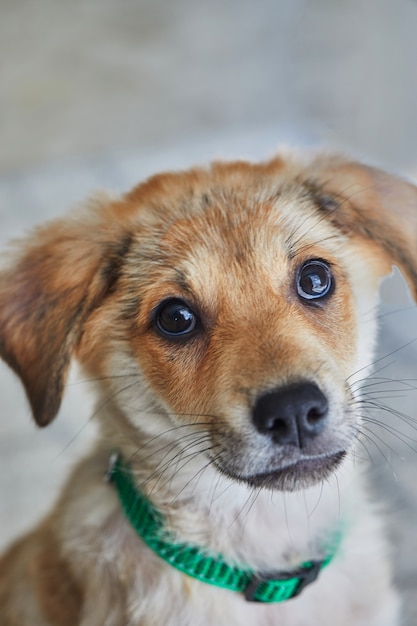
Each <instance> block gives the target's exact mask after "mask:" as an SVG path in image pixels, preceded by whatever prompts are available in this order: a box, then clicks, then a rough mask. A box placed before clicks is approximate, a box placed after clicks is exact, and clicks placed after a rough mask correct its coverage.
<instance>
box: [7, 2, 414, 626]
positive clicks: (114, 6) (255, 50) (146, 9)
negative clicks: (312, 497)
mask: <svg viewBox="0 0 417 626" xmlns="http://www.w3.org/2000/svg"><path fill="white" fill-rule="evenodd" d="M416 27H417V4H416V3H415V2H411V1H407V0H404V1H401V0H365V1H364V0H361V1H359V0H339V1H338V3H334V2H333V1H330V0H315V1H314V2H313V1H309V0H292V2H285V1H284V0H261V1H260V2H257V3H254V2H251V1H250V0H239V1H238V0H227V1H224V0H211V2H210V3H204V2H202V1H200V0H197V1H195V0H176V2H175V3H170V2H168V1H163V0H139V1H136V2H132V1H129V0H121V1H118V2H112V1H111V0H107V1H102V0H101V1H99V0H83V1H82V0H72V2H71V3H70V2H66V1H64V0H38V2H36V3H33V2H31V1H30V0H20V1H19V2H12V1H11V0H10V1H9V0H0V59H1V66H0V79H1V80H0V112H1V116H0V138H1V141H0V224H1V230H0V243H1V244H2V245H3V244H4V242H5V241H6V240H8V239H9V238H10V237H14V236H17V235H19V234H21V233H22V232H23V231H25V230H26V229H27V228H28V227H29V226H31V225H32V224H34V223H37V222H40V221H43V220H45V219H47V218H51V217H53V216H55V215H59V214H61V213H62V212H63V211H65V210H67V209H68V208H70V207H71V206H72V205H74V204H77V203H78V202H80V201H81V200H82V199H83V198H84V197H85V196H86V195H87V194H89V193H91V192H92V191H94V190H95V189H97V188H109V189H114V190H116V191H117V190H122V189H128V188H129V187H130V186H132V185H133V184H135V183H136V182H138V181H139V180H140V179H141V178H143V177H144V176H147V175H148V174H151V173H152V172H155V171H158V170H160V169H165V168H178V167H183V166H187V165H189V164H192V163H194V162H206V161H208V160H210V159H211V158H215V157H217V156H222V157H229V156H230V157H235V156H244V157H245V156H247V157H249V158H257V157H265V156H267V155H269V154H270V153H271V152H273V151H274V150H275V149H276V147H277V146H278V145H279V144H281V143H287V144H290V145H293V144H296V145H300V146H311V145H317V144H320V145H324V146H326V147H329V146H331V147H337V148H338V149H340V150H344V151H349V152H352V153H353V154H356V155H358V156H360V157H361V158H364V159H366V160H369V161H372V162H377V163H379V164H381V165H384V166H387V167H390V168H391V169H394V170H398V171H401V172H404V173H407V172H408V173H413V172H414V173H415V172H417V154H416V149H415V146H416V145H417V121H416V116H415V110H417V80H416V78H417V76H416V63H415V59H416V58H417V38H416V37H415V32H416ZM383 299H384V302H385V304H384V306H383V308H382V310H381V345H380V356H381V358H383V360H382V361H381V362H380V363H379V364H378V369H380V368H383V369H382V370H381V372H383V373H382V374H379V375H381V376H383V377H385V378H386V379H389V378H391V379H394V380H399V381H408V382H400V383H395V382H391V383H390V382H386V383H385V385H381V398H382V399H383V402H389V403H390V404H391V406H393V407H395V409H396V411H397V414H396V415H392V414H390V413H387V412H386V411H381V413H380V415H379V416H378V417H379V418H380V419H381V420H382V425H381V427H380V428H379V430H377V431H376V433H375V436H374V440H375V441H376V443H377V446H374V448H373V449H371V450H370V456H371V459H372V462H371V463H370V464H369V465H370V471H371V474H372V480H373V484H374V489H375V493H376V496H377V497H379V498H380V499H381V500H382V501H383V502H384V503H385V506H386V510H387V517H388V520H389V530H390V534H391V537H392V545H393V552H394V555H393V556H394V560H395V565H396V580H397V583H398V585H399V587H400V589H401V590H402V592H403V594H404V598H405V605H406V618H405V624H406V625H407V626H412V625H415V624H416V623H417V600H416V594H415V591H416V589H417V564H416V563H417V559H416V555H417V532H416V530H415V528H416V519H417V517H416V516H417V486H416V481H415V476H416V469H417V454H416V452H415V450H414V449H417V441H416V440H417V435H416V433H415V431H414V429H413V428H412V426H410V421H411V420H406V421H405V420H404V415H408V416H410V418H411V419H415V418H416V417H417V409H416V406H417V402H416V401H417V391H415V390H414V389H413V386H415V385H414V383H413V382H412V381H414V380H417V348H416V343H410V342H412V341H413V340H414V339H416V338H417V309H416V308H415V307H413V306H411V304H410V301H409V299H408V296H407V294H406V291H405V288H404V286H403V284H402V282H401V279H400V278H399V277H398V276H397V277H395V278H394V279H392V280H389V281H388V282H387V283H386V284H385V285H384V287H383ZM387 396H390V397H391V396H393V397H391V398H390V399H388V398H387ZM398 411H400V412H401V413H398ZM90 414H91V399H90V397H89V395H88V392H87V390H86V384H85V383H83V382H79V381H78V382H77V380H76V372H75V371H74V374H73V378H72V382H71V383H70V385H69V387H68V391H67V395H66V398H65V402H64V406H63V408H62V411H61V414H60V417H59V419H58V420H56V422H55V423H54V424H53V425H52V426H51V427H50V428H48V429H47V430H45V431H39V430H36V429H35V427H34V425H33V424H32V422H31V418H30V415H29V410H28V408H27V405H26V403H25V400H24V397H23V394H22V390H21V388H20V384H19V383H18V381H17V380H16V379H15V378H14V377H13V375H12V374H11V373H10V372H9V371H8V370H7V368H6V367H5V366H4V365H3V364H1V365H0V469H1V471H0V502H1V503H2V504H1V506H0V548H1V547H2V546H4V545H6V543H7V542H8V541H9V540H10V539H12V538H13V537H15V536H17V535H18V534H20V533H21V532H23V531H24V530H25V529H27V528H28V527H30V526H31V525H32V524H33V522H34V520H36V519H38V518H39V517H40V516H41V515H42V514H43V513H44V512H45V511H46V510H47V509H48V507H49V506H50V503H51V501H52V500H53V498H54V497H55V494H56V493H57V491H58V489H59V486H60V484H61V483H62V481H63V480H64V477H65V475H66V473H67V472H68V469H69V467H70V466H71V465H72V464H73V463H74V461H75V460H76V459H77V458H79V455H80V454H82V453H83V451H85V450H86V449H87V448H88V446H89V445H90V442H91V439H92V437H93V436H94V425H93V424H91V423H90V421H89V416H90ZM406 422H407V423H406ZM384 424H385V426H384ZM393 429H395V431H396V432H393ZM379 437H380V438H381V440H380V439H379Z"/></svg>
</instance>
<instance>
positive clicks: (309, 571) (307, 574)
mask: <svg viewBox="0 0 417 626" xmlns="http://www.w3.org/2000/svg"><path fill="white" fill-rule="evenodd" d="M322 564H323V561H312V563H311V565H310V566H309V567H305V568H304V569H302V570H300V572H299V574H298V576H297V578H299V580H300V582H299V583H298V586H297V588H296V590H295V591H294V593H293V594H292V596H291V597H292V598H295V597H296V596H299V595H300V593H301V592H302V590H303V589H304V588H305V587H307V586H308V585H310V584H311V583H314V581H315V580H317V577H318V575H319V574H320V570H321V566H322Z"/></svg>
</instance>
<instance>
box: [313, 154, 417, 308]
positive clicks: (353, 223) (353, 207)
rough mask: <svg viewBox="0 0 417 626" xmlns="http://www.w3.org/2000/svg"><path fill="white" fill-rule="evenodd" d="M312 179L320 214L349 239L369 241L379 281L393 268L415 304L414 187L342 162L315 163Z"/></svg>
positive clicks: (322, 160)
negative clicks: (406, 284)
mask: <svg viewBox="0 0 417 626" xmlns="http://www.w3.org/2000/svg"><path fill="white" fill-rule="evenodd" d="M310 176H311V178H310V181H311V183H312V187H313V189H316V190H317V200H318V202H317V206H318V207H319V208H320V210H321V211H322V212H323V213H324V214H326V216H327V217H328V219H329V220H330V221H331V222H332V223H333V224H335V225H336V226H337V227H338V228H339V229H341V230H342V231H344V232H346V233H347V234H348V235H349V236H352V237H355V236H356V237H360V238H362V239H365V240H367V242H368V244H369V245H370V246H371V247H372V248H373V249H374V250H376V251H377V254H378V255H379V258H380V270H381V271H380V273H381V276H382V275H384V274H386V273H388V272H389V270H390V268H391V267H392V265H397V266H398V267H399V268H400V270H401V272H402V274H403V275H404V276H405V278H406V280H407V282H408V284H409V287H410V289H411V292H412V294H413V295H414V298H415V299H416V300H417V187H415V186H414V185H413V184H411V183H409V182H406V181H405V180H402V179H401V178H398V177H396V176H392V175H390V174H387V173H386V172H383V171H382V170H379V169H377V168H374V167H369V166H366V165H362V164H360V163H356V162H350V161H347V160H345V159H343V158H341V157H336V158H335V157H323V156H321V157H316V158H315V159H314V161H313V162H312V164H311V169H310Z"/></svg>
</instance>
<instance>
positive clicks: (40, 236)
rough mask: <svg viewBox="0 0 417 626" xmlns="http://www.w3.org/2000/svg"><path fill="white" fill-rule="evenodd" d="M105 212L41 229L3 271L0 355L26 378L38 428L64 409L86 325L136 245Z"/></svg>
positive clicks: (23, 243)
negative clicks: (65, 392) (125, 256)
mask: <svg viewBox="0 0 417 626" xmlns="http://www.w3.org/2000/svg"><path fill="white" fill-rule="evenodd" d="M106 210H107V208H106V207H104V208H102V209H100V208H97V209H96V210H95V211H94V210H91V213H90V215H89V216H88V218H83V217H80V218H73V219H71V218H69V219H63V220H60V221H56V222H53V223H50V224H49V225H47V226H45V227H42V228H39V229H38V230H36V231H35V232H34V234H33V235H32V236H31V237H29V238H28V239H27V240H26V241H22V242H21V243H20V244H19V245H18V249H17V254H14V255H13V256H12V258H11V263H10V264H9V267H8V268H7V269H5V270H4V271H2V272H1V273H0V356H1V357H2V358H3V359H4V360H5V361H6V363H8V365H9V366H10V367H11V368H12V369H13V370H14V371H15V372H16V373H17V374H18V376H19V377H20V378H21V380H22V382H23V385H24V387H25V390H26V394H27V397H28V399H29V402H30V405H31V408H32V412H33V415H34V417H35V420H36V422H37V423H38V425H39V426H45V425H47V424H49V422H51V420H52V419H53V418H54V417H55V415H56V414H57V412H58V410H59V407H60V404H61V399H62V394H63V389H64V385H65V381H66V377H67V373H68V369H69V364H70V361H71V357H72V355H73V353H74V350H75V349H76V347H77V344H78V343H79V340H80V337H81V334H82V331H83V327H84V324H85V322H86V320H87V319H88V316H89V315H90V313H91V312H92V311H93V310H94V308H95V307H97V306H98V305H99V304H100V302H101V301H102V299H103V298H104V297H105V294H106V292H107V291H108V289H109V286H110V284H111V283H113V282H114V281H115V280H116V279H117V273H118V272H119V270H120V265H121V261H120V259H121V257H122V256H123V254H124V253H125V252H126V251H127V248H128V245H129V235H128V234H127V232H126V231H125V230H124V229H123V228H122V227H121V225H120V223H118V221H117V220H115V219H113V220H111V219H110V218H109V216H107V219H104V215H103V214H104V213H105V212H106ZM113 218H114V216H113ZM109 219H110V221H109Z"/></svg>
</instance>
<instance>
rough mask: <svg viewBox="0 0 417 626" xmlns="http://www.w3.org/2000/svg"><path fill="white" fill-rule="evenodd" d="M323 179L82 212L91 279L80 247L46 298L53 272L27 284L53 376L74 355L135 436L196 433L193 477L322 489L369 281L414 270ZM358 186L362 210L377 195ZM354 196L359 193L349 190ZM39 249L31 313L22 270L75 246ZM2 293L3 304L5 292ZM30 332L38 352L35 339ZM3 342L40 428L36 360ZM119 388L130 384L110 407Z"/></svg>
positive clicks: (239, 180)
mask: <svg viewBox="0 0 417 626" xmlns="http://www.w3.org/2000/svg"><path fill="white" fill-rule="evenodd" d="M320 164H321V165H320ZM331 167H332V166H331V165H329V162H314V165H313V166H312V165H311V164H310V165H309V167H308V168H306V167H305V166H300V165H297V164H294V163H286V162H283V161H281V160H278V159H277V160H275V161H273V162H271V163H269V164H266V165H260V166H251V165H248V164H242V163H238V164H229V165H226V164H218V165H215V166H213V167H212V168H211V170H209V171H200V170H192V171H191V172H189V173H185V174H179V175H165V176H161V177H156V178H154V179H151V180H150V181H148V182H147V183H145V184H144V185H142V186H141V187H138V188H137V189H135V190H134V191H133V192H131V193H130V194H128V195H127V196H125V197H124V198H123V200H122V201H120V202H114V203H112V204H107V205H105V206H103V207H102V208H99V209H98V210H96V213H95V218H94V220H93V221H92V222H91V228H92V229H94V230H91V231H90V235H89V236H90V241H89V242H88V243H89V245H90V250H91V255H92V257H93V258H94V263H93V265H94V267H92V265H91V263H89V261H88V256H89V255H88V246H87V249H85V250H83V252H82V254H81V258H78V266H74V263H75V261H74V259H73V262H72V264H71V259H69V258H68V259H67V264H68V267H67V268H66V270H65V272H64V273H63V270H62V269H61V283H62V284H61V285H59V284H58V285H57V276H56V272H58V267H57V264H56V263H55V268H56V269H53V268H52V264H51V265H48V266H47V269H48V271H47V272H46V274H47V275H48V274H51V276H50V278H49V279H48V278H46V279H45V278H44V281H43V284H44V287H43V297H42V300H43V311H44V310H45V303H48V302H50V303H51V304H50V306H51V307H52V308H53V309H55V310H54V311H52V312H51V314H50V315H49V312H48V313H46V314H45V313H44V315H47V316H49V317H50V319H53V320H54V323H55V327H54V329H55V335H56V333H57V332H61V333H64V336H65V339H66V341H67V343H68V348H67V350H65V355H63V356H62V358H60V359H58V361H59V364H58V366H56V367H57V369H58V370H60V371H64V370H65V368H66V363H67V361H68V352H71V350H72V349H76V350H77V352H78V357H79V359H80V361H81V362H82V363H83V365H84V367H85V369H86V370H87V371H88V372H89V374H90V375H92V376H94V377H97V378H101V379H102V380H105V381H112V382H111V386H112V389H113V390H114V389H115V390H116V396H115V400H114V401H113V402H115V403H116V404H117V405H118V408H119V410H121V411H122V412H123V414H124V415H125V417H127V419H128V421H129V422H130V423H131V424H132V425H133V426H134V427H135V428H136V429H137V431H138V432H139V433H142V437H145V438H146V437H148V438H149V437H157V436H159V435H160V434H162V433H163V432H166V433H168V432H169V433H175V432H176V431H177V433H178V434H176V436H178V437H187V434H186V427H187V425H189V426H190V429H192V432H193V436H194V437H196V433H198V432H200V433H201V437H200V439H199V442H200V447H201V448H202V450H203V451H202V455H205V457H206V458H207V457H208V462H210V463H211V464H213V465H214V466H215V467H216V468H217V469H218V470H219V471H220V472H222V473H224V474H226V475H228V476H229V477H232V478H234V479H236V480H238V481H243V482H246V483H248V484H250V485H256V486H265V487H269V488H274V489H284V490H293V489H297V488H302V487H305V486H307V485H309V484H312V483H314V482H316V481H319V480H323V479H324V478H326V477H327V476H328V475H329V474H330V473H331V472H332V471H333V470H334V469H335V468H336V467H337V466H338V465H339V464H340V462H341V461H342V459H343V458H344V456H345V455H346V454H347V453H348V451H349V450H350V448H351V446H352V444H353V442H354V440H355V437H356V433H357V429H358V416H357V413H356V411H355V380H356V379H358V378H363V376H364V371H363V369H364V368H365V367H366V366H367V365H368V364H369V362H370V361H371V359H372V347H373V340H374V334H375V328H374V326H375V324H374V320H373V316H372V309H373V307H374V305H375V296H376V292H377V286H378V282H379V279H380V277H381V276H382V275H383V274H384V273H387V272H388V271H389V268H390V261H391V260H393V261H396V262H398V263H401V264H402V267H403V269H404V271H405V272H406V274H407V276H408V277H409V279H410V282H413V281H414V279H415V271H416V269H415V258H416V256H417V251H416V247H417V244H415V243H414V244H413V243H411V244H409V243H408V241H407V232H406V230H405V231H404V232H405V234H404V233H403V232H402V231H401V229H400V232H398V233H397V239H395V235H394V238H393V237H392V230H390V232H389V236H390V238H389V240H388V238H387V237H385V235H384V232H383V229H382V231H381V223H380V222H378V224H377V225H376V226H375V224H374V225H373V229H372V223H373V221H375V215H374V213H373V211H374V206H371V207H369V206H368V203H369V198H367V199H365V200H363V199H362V200H361V202H359V203H358V204H357V205H353V199H352V194H351V192H350V190H349V187H347V188H346V189H345V190H344V191H343V190H342V189H341V188H340V181H339V182H338V181H337V177H338V176H340V171H341V170H342V169H343V168H345V174H344V179H343V180H344V183H345V184H346V176H347V173H346V168H347V170H348V172H349V175H350V176H356V178H355V181H356V182H357V180H358V177H359V178H360V176H365V174H364V173H363V170H362V169H361V168H358V167H356V166H355V167H356V170H355V171H354V172H352V170H353V169H355V168H354V167H353V166H351V167H350V169H349V167H348V166H346V164H344V163H341V164H339V169H338V170H337V171H336V173H335V175H334V176H333V178H331V182H330V184H329V183H328V181H326V182H327V184H326V185H324V184H323V171H326V174H327V175H328V172H329V171H330V170H331ZM371 175H372V174H370V173H368V174H367V176H368V178H369V177H370V176H371ZM378 175H379V173H378ZM373 180H374V179H373ZM360 182H361V181H359V184H360ZM367 182H369V181H367ZM403 185H405V183H401V189H402V188H403V187H402V186H403ZM373 186H374V188H375V190H374V191H373V192H372V194H373V195H372V198H375V197H377V196H378V198H379V195H378V194H379V193H380V192H379V190H377V189H376V183H375V182H373ZM368 188H369V185H367V186H366V187H365V186H364V184H363V183H362V192H363V189H368ZM410 189H412V191H409V190H408V191H409V193H410V194H414V188H410ZM342 191H343V193H342ZM349 192H350V195H349ZM367 193H368V196H369V191H368V192H367ZM413 198H414V196H413ZM371 205H372V202H371ZM379 205H381V201H380V200H379ZM416 205H417V203H416ZM362 207H365V208H362ZM408 209H409V207H408V204H407V209H406V216H407V218H409V215H408V213H407V211H408ZM388 215H390V214H388ZM382 217H383V219H384V220H385V221H386V220H387V219H388V218H386V216H385V214H383V216H382ZM380 219H381V218H380ZM391 219H392V218H391ZM413 219H414V221H413V222H411V224H412V228H414V230H415V231H417V228H416V224H417V219H416V217H415V216H414V218H413ZM361 220H362V223H360V222H361ZM394 221H396V222H397V220H394ZM54 228H55V231H54V230H53V229H54ZM60 228H61V230H59V229H60ZM86 228H87V224H84V234H83V241H85V239H86V237H85V232H86V230H85V229H86ZM62 229H63V230H62ZM94 231H95V232H94ZM377 231H378V232H377ZM93 232H94V234H93ZM42 237H44V238H46V240H44V241H41V243H38V244H37V245H36V255H35V253H34V250H35V246H32V251H29V252H28V253H27V255H26V257H24V259H26V260H23V261H22V260H21V261H20V266H19V267H20V270H19V272H20V273H19V275H25V274H26V279H25V281H22V284H23V282H24V283H25V285H26V295H25V301H28V300H30V301H32V300H31V299H30V297H29V295H28V292H27V289H28V284H29V283H30V282H31V281H32V282H33V280H35V276H34V275H33V274H31V272H33V271H34V270H33V258H34V256H36V258H37V259H39V263H40V264H41V265H42V254H43V256H44V258H48V257H50V256H51V247H53V250H54V254H53V255H52V256H54V255H55V256H56V254H57V253H56V252H55V248H56V246H57V245H58V244H57V242H58V241H61V244H60V245H59V246H58V247H59V250H60V251H61V260H62V259H63V254H62V250H63V249H64V247H65V246H63V245H62V240H63V239H65V238H68V240H67V242H66V244H67V247H68V241H69V240H71V239H72V240H73V244H74V246H75V249H76V246H77V244H78V245H80V242H81V235H80V231H78V234H76V233H74V232H73V231H72V232H71V234H69V232H68V226H67V227H65V225H64V226H62V225H59V226H58V227H57V225H55V227H51V228H50V229H49V230H46V231H44V232H43V234H42V236H41V237H40V239H42ZM87 241H88V237H87ZM410 241H414V242H415V241H416V240H415V239H412V238H411V239H410ZM404 243H405V247H406V249H405V250H404V249H403V247H404V246H403V244H404ZM413 245H414V247H413ZM400 247H401V250H400V252H401V254H399V253H398V249H399V248H400ZM396 253H397V256H396ZM73 254H74V253H73ZM78 257H80V255H78ZM28 259H32V268H30V267H29V261H28ZM44 263H45V262H44ZM83 264H84V266H83V272H84V274H88V276H84V277H83V278H80V279H79V280H78V281H77V278H76V277H75V278H74V272H77V267H80V268H81V265H83ZM86 268H90V269H89V270H88V271H87V269H86ZM44 273H45V268H44ZM52 275H53V279H54V280H53V281H52ZM29 279H31V280H29ZM48 280H49V282H48ZM71 281H72V284H71V287H70V286H69V285H68V283H69V282H71ZM52 282H54V284H55V285H57V287H56V288H57V289H58V291H59V292H61V293H65V294H66V298H67V303H66V310H67V312H64V306H62V309H61V308H60V305H59V304H57V298H56V297H54V296H53V294H52V293H51V288H50V285H51V284H52ZM73 283H77V284H76V285H74V284H73ZM78 283H79V286H78ZM45 285H46V287H45ZM10 289H11V287H9V291H10ZM83 289H84V290H85V289H87V291H86V292H85V291H84V294H83V297H81V294H82V290H83ZM32 291H33V298H35V299H36V295H35V293H34V291H35V290H34V289H33V288H32ZM46 292H47V293H48V294H49V298H51V300H48V297H47V296H46V295H45V293H46ZM13 293H14V294H15V295H14V300H15V301H16V300H17V299H19V298H18V296H16V288H15V289H14V291H13ZM36 293H37V294H38V293H39V287H38V289H37V290H36ZM75 294H77V295H75ZM22 297H23V291H21V292H20V300H21V299H22ZM62 297H64V296H62ZM52 299H53V301H54V304H52ZM62 305H64V301H63V302H62ZM6 308H7V307H6V304H4V305H3V310H5V309H6ZM0 310H1V307H0ZM71 311H72V314H71ZM51 315H52V317H51ZM0 317H1V316H0ZM63 317H66V319H67V323H66V326H65V324H64V322H63V319H62V318H63ZM68 317H69V321H68ZM39 319H40V318H39V315H38V316H37V317H36V323H38V324H39V323H40V324H41V325H42V321H41V322H39V321H38V320H39ZM57 320H58V324H57ZM6 321H7V322H8V325H9V330H10V331H11V334H12V335H13V337H16V335H18V334H19V335H20V336H22V332H21V329H22V323H23V322H21V323H20V325H19V320H16V319H15V320H14V321H13V320H12V317H11V315H10V314H9V315H8V317H7V320H6ZM33 323H34V322H32V324H33ZM13 324H14V326H13ZM17 326H18V327H19V331H18V332H17V331H16V327H17ZM26 327H27V323H26V324H25V328H26ZM63 327H64V328H63ZM49 328H50V329H51V327H50V326H49ZM61 328H62V330H61ZM74 328H76V330H74ZM57 329H58V330H57ZM34 330H35V331H36V329H34ZM42 332H43V333H44V335H45V342H46V336H47V331H46V330H43V325H42ZM69 333H73V336H72V338H71V340H68V334H69ZM13 341H14V343H16V341H17V343H18V342H19V341H21V339H20V337H18V338H17V340H16V339H14V340H13ZM13 341H11V340H9V339H7V338H6V339H5V340H4V346H5V347H4V349H3V354H4V355H5V357H6V359H7V360H8V361H9V363H10V364H11V365H12V366H13V367H15V369H16V370H17V371H18V372H19V373H20V374H21V375H22V372H23V375H22V378H23V379H24V380H25V376H26V377H27V378H28V382H26V388H27V390H28V395H29V398H30V399H31V402H32V406H33V408H34V412H35V415H37V416H38V420H39V421H40V422H44V421H48V420H49V419H50V418H51V413H53V411H51V409H50V408H49V409H48V406H49V407H50V406H51V399H49V400H48V402H49V405H48V404H45V402H44V401H42V399H40V400H39V394H37V396H36V398H35V400H33V393H32V392H31V388H32V387H33V386H35V388H36V389H37V388H38V387H40V386H42V381H39V380H37V381H33V375H31V376H30V375H29V374H27V369H28V366H27V362H28V361H30V362H31V363H33V359H34V358H36V354H35V353H36V348H35V347H34V348H32V343H33V342H32V343H31V346H30V349H29V350H28V349H27V348H22V347H20V348H19V350H16V348H15V347H11V344H12V343H13ZM28 352H30V353H31V354H30V359H28V358H27V357H28V356H29V355H28ZM58 352H59V350H58ZM16 353H18V354H19V357H17V356H16ZM50 358H52V359H53V357H52V356H50ZM55 358H56V357H55ZM25 359H26V361H25ZM23 361H25V363H26V365H25V364H23V365H22V364H21V363H22V362H23ZM16 363H17V366H16ZM126 374H128V375H130V376H133V377H134V380H135V381H136V384H132V385H129V390H128V401H126V394H124V389H125V388H126V380H125V379H123V375H126ZM58 378H59V384H61V386H62V376H61V377H58ZM118 379H119V380H120V383H118V382H117V381H118ZM49 388H50V384H49ZM36 389H35V395H36ZM31 393H32V397H31ZM52 395H54V394H53V393H52ZM55 396H56V393H55ZM53 401H55V402H56V397H54V398H53Z"/></svg>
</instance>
